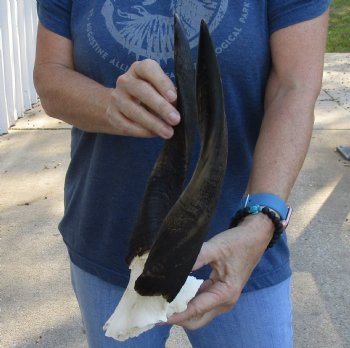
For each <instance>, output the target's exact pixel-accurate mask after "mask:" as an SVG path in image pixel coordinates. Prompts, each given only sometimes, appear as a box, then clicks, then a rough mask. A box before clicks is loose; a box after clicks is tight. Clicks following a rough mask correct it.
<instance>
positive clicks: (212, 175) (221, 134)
mask: <svg viewBox="0 0 350 348" xmlns="http://www.w3.org/2000/svg"><path fill="white" fill-rule="evenodd" d="M187 87H188V86H187ZM197 105H198V113H199V122H200V133H201V139H202V148H201V153H200V158H199V160H198V163H197V167H196V169H195V172H194V174H193V177H192V179H191V181H190V183H189V184H188V186H187V187H186V189H185V191H184V192H183V193H182V195H181V196H180V198H179V199H178V201H177V202H176V204H175V205H174V207H173V208H172V209H171V210H170V212H169V214H168V215H167V216H166V218H165V220H164V222H163V224H162V226H161V228H160V233H159V236H158V238H157V240H156V242H155V244H154V245H153V246H152V249H151V251H150V255H149V257H148V259H147V261H146V264H145V267H144V270H143V273H142V274H141V275H140V277H139V278H138V279H137V281H136V283H135V290H136V291H137V292H138V293H139V294H141V295H149V296H152V295H162V296H163V297H164V298H165V299H166V300H167V301H168V302H171V301H172V300H173V299H174V298H175V297H176V295H177V294H178V292H179V291H180V289H181V287H182V286H183V284H184V283H185V281H186V278H187V276H188V275H189V273H190V272H191V270H192V267H193V265H194V263H195V261H196V259H197V256H198V254H199V251H200V249H201V246H202V244H203V241H204V239H205V236H206V234H207V230H208V227H209V223H210V221H211V217H212V215H213V213H214V210H215V207H216V204H217V201H218V199H219V196H220V193H221V187H222V184H223V180H224V174H225V170H226V161H227V128H226V117H225V111H224V101H223V91H222V84H221V79H220V71H219V66H218V63H217V60H216V56H215V51H214V48H213V45H212V42H211V39H210V34H209V31H208V28H207V25H206V24H205V22H204V21H202V23H201V31H200V41H199V53H198V64H197Z"/></svg>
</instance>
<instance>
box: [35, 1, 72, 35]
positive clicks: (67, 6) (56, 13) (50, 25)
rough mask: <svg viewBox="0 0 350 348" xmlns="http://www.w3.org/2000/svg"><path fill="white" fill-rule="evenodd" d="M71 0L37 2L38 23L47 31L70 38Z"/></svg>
mask: <svg viewBox="0 0 350 348" xmlns="http://www.w3.org/2000/svg"><path fill="white" fill-rule="evenodd" d="M71 9H72V0H37V11H38V17H39V21H40V23H41V24H42V25H43V26H44V27H45V28H46V29H48V30H50V31H52V32H54V33H56V34H58V35H61V36H64V37H65V38H67V39H70V40H71V38H72V36H71Z"/></svg>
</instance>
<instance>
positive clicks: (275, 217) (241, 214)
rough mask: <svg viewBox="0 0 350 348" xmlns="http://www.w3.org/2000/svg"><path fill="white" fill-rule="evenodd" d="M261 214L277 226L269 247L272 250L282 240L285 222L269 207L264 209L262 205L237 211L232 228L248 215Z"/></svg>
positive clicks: (232, 221)
mask: <svg viewBox="0 0 350 348" xmlns="http://www.w3.org/2000/svg"><path fill="white" fill-rule="evenodd" d="M259 213H263V214H265V215H267V216H268V217H269V218H270V219H271V221H272V222H273V224H274V225H275V231H274V233H273V237H272V239H271V241H270V243H269V245H268V246H267V248H271V247H272V246H273V245H274V244H275V243H276V241H277V240H278V239H279V238H280V236H281V234H282V232H283V231H284V229H285V225H286V224H285V221H284V220H283V219H281V218H280V217H278V215H277V214H276V213H275V212H274V211H273V210H271V209H270V208H268V207H263V206H261V205H252V206H250V207H245V208H242V209H240V210H238V211H237V213H236V214H235V216H234V217H233V218H232V220H231V224H230V228H233V227H236V226H237V225H238V224H239V223H240V222H241V221H242V220H243V219H244V218H245V217H246V216H248V215H256V214H259Z"/></svg>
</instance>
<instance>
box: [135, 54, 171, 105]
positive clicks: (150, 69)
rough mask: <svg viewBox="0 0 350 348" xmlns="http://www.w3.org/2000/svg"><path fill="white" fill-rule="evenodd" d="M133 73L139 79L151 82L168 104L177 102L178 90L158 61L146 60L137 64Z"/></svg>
mask: <svg viewBox="0 0 350 348" xmlns="http://www.w3.org/2000/svg"><path fill="white" fill-rule="evenodd" d="M131 72H134V73H135V75H136V76H137V77H138V78H141V79H143V80H145V81H148V82H150V83H151V84H152V85H153V86H154V88H155V89H156V90H157V91H158V92H159V93H160V94H161V95H162V96H163V97H164V98H165V99H166V100H167V101H168V102H170V103H173V102H175V101H176V99H177V93H176V88H175V86H174V84H173V83H172V81H171V80H170V78H169V77H168V76H167V75H166V74H165V72H164V71H163V69H162V68H161V67H160V65H159V64H158V63H157V62H156V61H154V60H152V59H145V60H142V61H138V62H135V63H134V64H132V66H131Z"/></svg>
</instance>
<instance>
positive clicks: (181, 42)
mask: <svg viewBox="0 0 350 348" xmlns="http://www.w3.org/2000/svg"><path fill="white" fill-rule="evenodd" d="M174 53H175V57H174V68H175V77H176V84H177V88H178V99H177V108H178V110H179V112H180V115H181V122H180V124H179V125H178V126H176V127H175V129H174V135H173V137H172V138H171V139H169V140H167V141H166V142H165V144H164V147H163V149H162V151H161V153H160V155H159V157H158V159H157V162H156V164H155V165H154V168H153V171H152V173H151V175H150V178H149V180H148V183H147V186H146V190H145V194H144V198H143V202H142V205H141V209H140V213H139V216H138V218H137V222H136V225H135V227H134V230H133V234H132V237H131V240H130V243H129V252H128V256H127V258H126V260H127V263H128V264H130V263H131V261H132V259H133V258H134V257H135V256H136V255H139V256H140V255H142V254H143V253H144V252H145V251H148V250H150V249H151V246H152V244H153V242H154V240H155V238H156V235H157V233H158V232H159V228H160V226H161V224H162V222H163V220H164V218H165V216H166V215H167V213H168V212H169V210H170V208H171V207H172V206H173V205H174V204H175V202H176V200H177V199H178V198H179V196H180V194H181V192H182V190H183V183H184V180H185V177H186V173H187V167H188V162H189V159H190V157H191V148H192V142H193V137H194V129H195V126H196V122H197V121H196V119H197V107H196V103H194V102H193V101H194V100H195V96H196V94H195V69H194V64H193V62H192V56H191V50H190V46H189V43H188V41H187V39H186V36H185V33H184V31H183V29H182V27H181V23H180V20H179V19H178V17H177V16H175V19H174Z"/></svg>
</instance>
